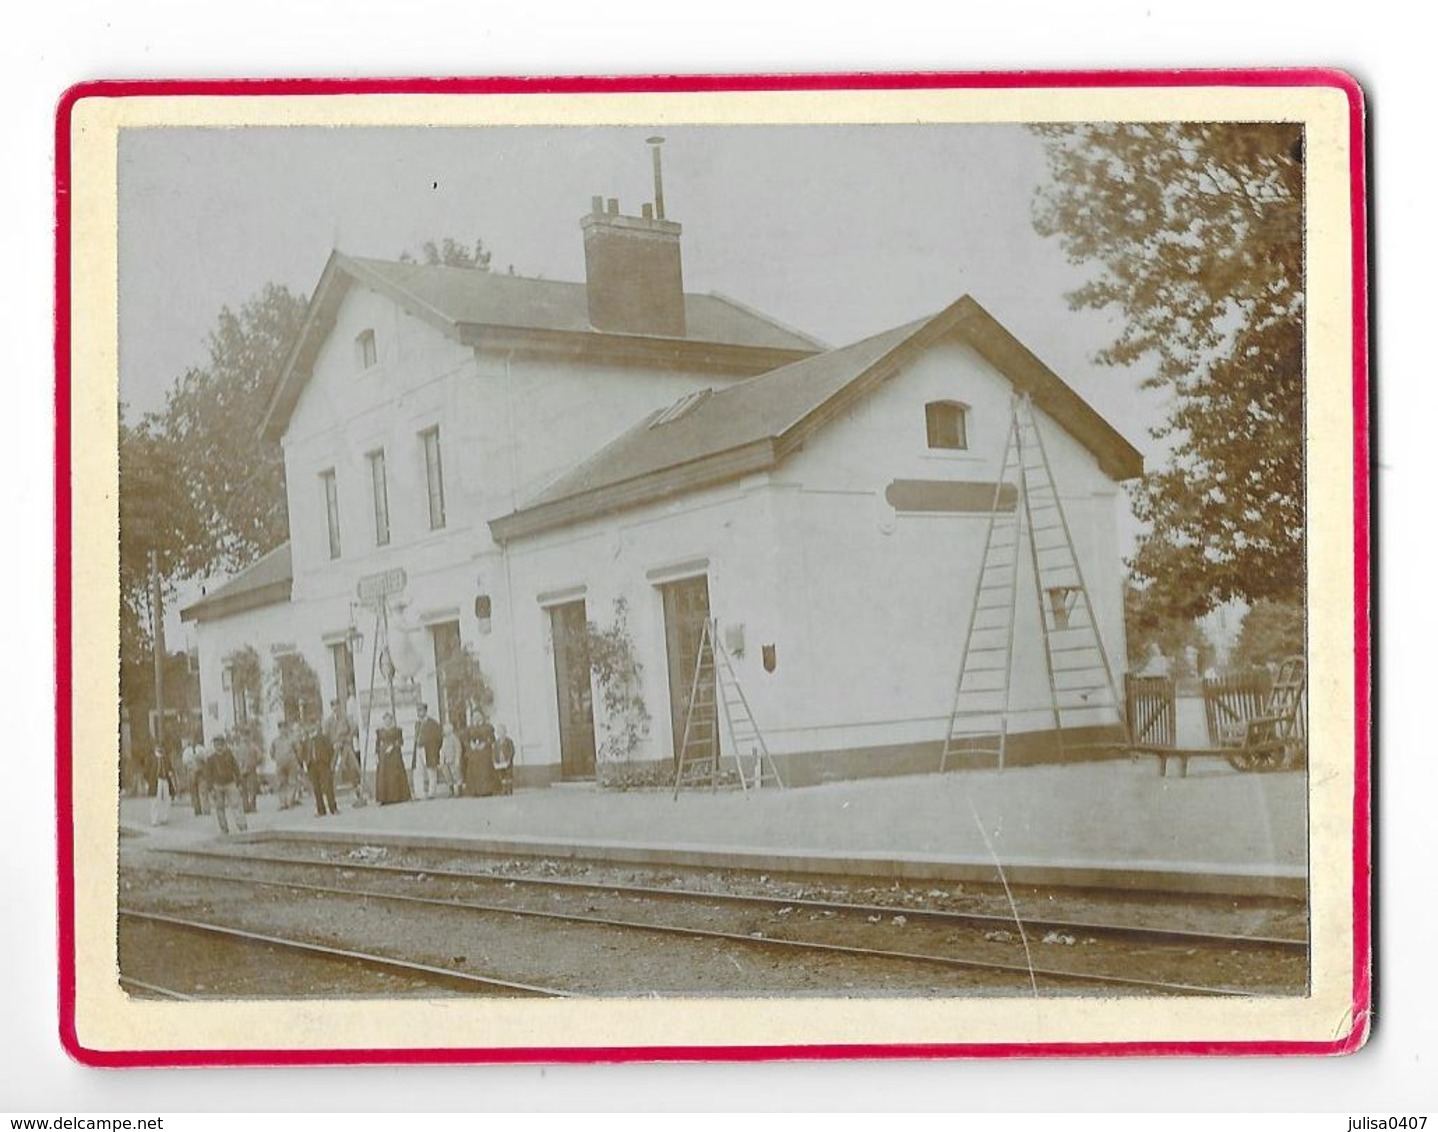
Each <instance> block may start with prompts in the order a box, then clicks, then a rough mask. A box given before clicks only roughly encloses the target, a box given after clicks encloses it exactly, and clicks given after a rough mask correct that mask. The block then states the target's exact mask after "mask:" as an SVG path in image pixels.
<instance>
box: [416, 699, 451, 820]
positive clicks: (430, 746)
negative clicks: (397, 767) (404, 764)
mask: <svg viewBox="0 0 1438 1132" xmlns="http://www.w3.org/2000/svg"><path fill="white" fill-rule="evenodd" d="M443 744H444V728H442V727H441V726H440V725H439V720H437V719H435V718H434V717H433V716H431V715H430V714H429V707H428V706H427V705H426V704H420V705H419V715H418V717H417V718H416V719H415V721H414V747H413V749H412V750H411V751H410V755H409V768H410V770H414V769H415V764H416V763H418V762H419V760H420V759H421V758H422V759H424V762H423V763H420V764H419V765H420V766H422V767H423V768H424V770H423V772H422V773H423V775H424V777H423V779H422V781H423V783H424V787H423V791H422V792H423V794H424V797H426V798H433V797H434V788H435V787H436V786H438V785H439V749H440V747H441V746H442V745H443Z"/></svg>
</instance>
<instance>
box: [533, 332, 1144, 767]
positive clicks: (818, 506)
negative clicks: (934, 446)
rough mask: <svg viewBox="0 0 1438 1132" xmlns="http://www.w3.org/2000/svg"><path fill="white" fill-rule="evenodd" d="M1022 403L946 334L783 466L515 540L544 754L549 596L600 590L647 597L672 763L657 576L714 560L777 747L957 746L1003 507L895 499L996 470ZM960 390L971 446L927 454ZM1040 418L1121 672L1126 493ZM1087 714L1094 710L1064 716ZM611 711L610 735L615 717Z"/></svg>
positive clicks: (1023, 693)
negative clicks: (939, 411) (992, 527)
mask: <svg viewBox="0 0 1438 1132" xmlns="http://www.w3.org/2000/svg"><path fill="white" fill-rule="evenodd" d="M1009 397H1010V386H1009V384H1008V382H1007V381H1006V380H1005V379H1004V378H1002V377H1001V376H1000V375H999V374H997V373H996V372H995V371H993V369H992V368H991V367H989V366H988V364H987V363H985V362H984V361H983V360H982V359H981V358H980V357H979V356H978V355H977V354H975V353H974V352H973V351H971V350H969V349H968V348H966V347H962V346H960V345H958V344H957V343H954V344H948V345H940V346H939V347H936V348H935V349H933V350H932V351H930V352H928V353H926V354H925V355H923V356H922V357H921V358H919V359H918V360H917V361H916V362H914V363H913V364H912V365H911V366H910V367H909V368H907V369H906V370H904V371H903V372H902V373H901V374H900V375H898V376H897V377H895V378H893V379H891V380H890V381H889V382H888V383H886V385H885V386H884V387H882V388H881V389H880V390H878V391H876V392H875V393H874V394H873V395H871V396H870V397H869V398H867V399H866V400H864V401H863V402H862V403H860V404H859V405H857V406H856V407H855V408H854V409H853V410H852V411H851V412H850V413H848V414H847V415H846V416H845V417H844V418H843V419H841V420H838V421H835V422H833V423H832V424H830V425H829V426H827V427H826V428H825V429H824V430H822V431H821V432H820V433H818V434H817V435H816V436H815V437H813V438H812V439H811V440H810V441H809V442H808V444H807V445H806V447H805V448H804V449H803V450H802V451H801V452H799V453H797V454H796V455H794V456H792V457H791V458H790V459H788V460H787V461H786V462H785V463H784V464H783V465H781V466H780V467H779V468H778V469H776V470H775V471H774V472H773V473H772V474H771V475H765V476H757V477H751V478H750V479H748V480H746V481H743V482H740V483H735V484H728V485H723V486H720V487H715V488H711V489H708V490H705V491H701V492H696V493H692V494H690V495H687V496H685V497H683V498H682V499H679V500H674V501H671V502H666V503H660V504H655V505H651V506H648V507H644V508H640V509H636V510H633V511H629V512H626V513H623V514H620V515H618V516H613V517H610V518H606V519H600V520H595V521H591V522H588V523H582V524H576V525H574V526H571V527H569V528H566V529H565V530H563V531H552V532H546V533H543V534H540V535H536V536H533V537H531V538H527V539H524V540H521V541H520V542H518V543H516V544H515V545H514V546H513V548H512V550H511V559H510V563H509V569H510V572H511V575H512V576H513V578H514V579H515V586H514V599H515V604H514V618H515V620H514V626H515V650H514V651H515V659H516V665H515V667H516V671H517V673H518V677H519V682H520V689H519V693H520V694H519V697H518V700H517V701H516V708H517V719H518V721H519V730H520V732H521V733H522V736H523V740H524V748H525V757H526V758H528V759H530V760H535V761H539V762H552V761H556V760H557V759H558V744H559V738H558V727H557V715H556V709H555V706H554V705H555V687H554V682H555V678H554V667H553V657H552V653H551V651H550V648H549V641H548V621H547V615H546V613H545V610H544V608H543V602H542V598H543V597H544V595H545V594H553V595H559V596H563V597H565V598H566V599H570V600H572V599H573V598H575V597H577V596H581V595H582V596H583V598H584V600H585V601H586V604H587V612H588V615H589V617H590V619H591V620H593V621H596V622H599V623H604V622H606V621H608V620H609V619H610V618H611V615H612V608H613V602H614V599H615V598H616V597H619V596H623V597H625V598H626V599H627V600H628V604H629V608H630V615H629V619H630V629H631V633H632V636H633V639H634V642H635V645H636V649H637V651H638V653H639V657H640V660H641V662H642V663H643V665H644V695H645V700H646V702H647V704H648V706H649V709H650V714H651V716H652V717H653V729H652V733H651V736H650V739H649V742H648V743H647V744H646V746H645V748H644V749H643V750H642V751H640V752H636V757H640V758H644V757H649V758H670V757H672V755H673V742H672V739H671V732H670V726H669V706H670V705H669V687H668V677H667V666H666V652H665V635H664V624H663V610H662V600H661V596H660V591H659V588H658V583H659V582H660V581H663V580H669V579H670V578H671V577H672V576H673V575H672V574H665V573H664V571H665V568H666V567H667V566H670V565H672V564H677V563H686V562H695V561H700V562H703V563H704V564H705V565H704V566H703V567H702V569H703V571H704V572H705V573H706V574H707V576H708V580H709V591H710V602H711V610H712V613H713V615H714V616H715V617H716V618H717V619H718V621H719V623H720V626H721V632H726V633H727V631H728V630H729V629H730V627H735V626H737V627H740V628H741V629H742V636H743V640H744V645H745V648H744V655H743V656H742V657H740V658H738V659H737V669H738V673H739V678H740V680H741V682H742V683H743V685H744V690H745V693H746V695H747V697H748V698H749V700H750V703H751V705H752V707H753V709H754V713H755V716H756V718H757V719H758V720H759V722H760V725H761V727H762V728H763V729H764V732H765V736H766V740H767V741H768V743H769V746H770V748H771V750H773V752H774V753H776V754H781V753H799V752H813V751H824V750H842V749H851V748H860V747H873V746H887V745H899V744H910V743H921V742H934V741H938V740H941V738H942V736H943V733H944V728H945V727H946V726H947V722H948V711H949V709H950V706H951V701H952V695H953V687H954V680H955V678H956V676H957V669H958V664H959V655H960V651H961V648H962V643H963V634H964V630H965V627H966V625H967V622H968V617H969V613H970V607H971V603H972V601H973V587H974V584H975V577H976V573H977V571H978V569H979V565H980V561H981V557H982V546H983V538H984V534H985V529H986V526H987V522H988V517H987V514H986V513H982V514H972V515H969V514H965V515H951V514H896V513H895V512H894V510H893V508H892V507H890V506H889V505H888V503H887V502H886V500H885V497H884V492H885V489H886V487H887V486H888V484H889V483H890V482H891V481H892V480H894V479H923V480H964V481H988V482H992V481H993V480H994V479H995V478H996V476H997V475H998V471H999V467H1000V461H1001V455H1002V450H1003V445H1004V440H1005V437H1006V434H1007V430H1008V426H1009V414H1010V401H1009ZM942 399H953V400H958V401H962V402H964V403H966V404H968V405H969V406H970V413H969V421H968V423H969V443H970V448H969V450H968V451H966V452H934V451H931V450H929V449H928V447H927V440H926V433H925V418H924V405H925V404H926V402H928V401H933V400H942ZM1038 416H1039V427H1040V428H1041V429H1042V431H1043V436H1044V440H1045V444H1046V445H1047V450H1048V455H1049V459H1050V461H1051V462H1052V465H1053V468H1054V474H1055V479H1056V481H1057V482H1058V484H1059V487H1060V494H1061V497H1062V499H1063V503H1064V507H1065V510H1066V513H1067V517H1068V520H1069V524H1070V527H1071V530H1072V533H1073V537H1074V541H1075V544H1076V547H1077V550H1078V554H1079V556H1080V560H1081V566H1082V569H1083V572H1084V575H1085V581H1086V583H1087V586H1088V590H1089V595H1090V598H1091V600H1092V602H1093V605H1094V608H1095V612H1096V614H1097V619H1098V622H1099V624H1100V627H1101V632H1102V635H1103V638H1104V643H1105V646H1106V648H1107V650H1108V654H1109V658H1110V662H1111V663H1113V664H1115V665H1121V664H1122V660H1123V657H1124V656H1125V648H1124V640H1123V625H1122V591H1121V580H1122V563H1121V561H1120V559H1119V554H1118V550H1117V543H1116V522H1117V517H1116V510H1117V493H1118V487H1117V485H1116V484H1115V483H1113V482H1112V481H1111V480H1110V479H1109V478H1108V477H1107V476H1106V475H1105V474H1104V473H1103V471H1102V470H1101V469H1100V468H1099V467H1098V464H1097V462H1096V460H1095V459H1094V457H1093V456H1092V454H1091V453H1089V452H1088V451H1087V450H1086V449H1085V448H1084V447H1083V446H1082V445H1080V444H1079V443H1077V442H1076V441H1075V440H1073V438H1072V437H1070V436H1069V435H1068V434H1067V433H1066V432H1064V431H1063V430H1062V429H1060V428H1059V427H1058V426H1057V425H1056V424H1055V423H1054V422H1053V421H1051V420H1048V419H1047V418H1046V417H1044V416H1043V415H1042V414H1038ZM696 569H697V567H696ZM1025 585H1027V587H1028V588H1027V589H1024V588H1022V587H1024V586H1025ZM1020 586H1021V589H1020V597H1019V619H1018V622H1017V624H1018V628H1017V631H1016V636H1017V638H1018V639H1017V643H1016V656H1015V671H1016V673H1018V674H1019V679H1018V680H1017V681H1016V685H1015V695H1014V702H1015V704H1016V705H1018V706H1033V707H1035V708H1037V707H1038V705H1040V704H1046V702H1047V681H1046V678H1045V676H1044V667H1043V654H1042V651H1041V649H1042V646H1041V638H1040V635H1039V628H1038V621H1037V612H1036V607H1035V601H1034V597H1033V587H1032V582H1031V575H1026V576H1021V578H1020ZM765 644H773V645H774V646H775V649H776V658H777V664H776V667H775V671H774V672H772V673H768V672H765V671H764V669H763V666H762V661H761V657H762V652H761V649H762V646H763V645H765ZM1114 675H1115V678H1116V679H1118V678H1119V677H1120V676H1121V669H1120V668H1118V667H1115V670H1114ZM597 702H598V697H597V696H596V703H597ZM596 714H597V715H601V716H602V713H599V712H596ZM1108 719H1111V717H1098V718H1094V719H1092V720H1088V721H1090V722H1095V723H1098V722H1105V721H1107V720H1108ZM1084 722H1086V720H1085V718H1084V717H1083V716H1082V715H1079V714H1077V713H1075V714H1070V715H1067V716H1066V718H1065V724H1066V725H1070V726H1072V725H1075V724H1082V723H1084ZM597 723H598V726H599V728H600V730H601V737H602V731H603V719H602V717H601V718H599V719H598V720H597ZM1051 726H1052V716H1051V715H1050V714H1049V713H1048V712H1047V711H1046V710H1034V711H1030V712H1027V713H1022V714H1020V715H1018V716H1017V717H1016V718H1015V720H1014V721H1013V723H1012V724H1011V730H1013V731H1025V730H1043V729H1047V728H1048V727H1051Z"/></svg>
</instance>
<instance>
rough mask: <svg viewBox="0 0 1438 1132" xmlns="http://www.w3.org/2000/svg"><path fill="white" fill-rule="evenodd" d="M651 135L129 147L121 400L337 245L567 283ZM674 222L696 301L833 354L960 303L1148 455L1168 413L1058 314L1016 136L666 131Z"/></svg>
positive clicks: (189, 134)
mask: <svg viewBox="0 0 1438 1132" xmlns="http://www.w3.org/2000/svg"><path fill="white" fill-rule="evenodd" d="M654 132H655V131H654V130H653V129H646V128H642V127H641V128H630V127H622V128H620V127H608V128H591V127H582V128H580V127H487V128H477V129H474V128H467V129H458V128H418V129H415V128H405V129H369V128H366V129H360V128H352V127H346V128H323V127H296V128H289V129H285V128H253V127H250V128H239V129H146V130H133V131H129V132H127V133H126V134H125V135H124V136H123V137H122V139H121V145H120V151H119V193H120V201H119V204H120V213H119V215H120V225H119V236H120V386H121V399H122V401H124V402H126V403H127V405H128V407H129V413H130V414H131V415H132V416H134V415H138V414H140V413H144V412H148V411H151V410H156V409H159V408H161V407H162V406H163V403H164V394H165V391H166V390H167V389H168V388H170V387H171V386H172V385H173V383H174V382H175V380H176V379H177V378H178V377H180V376H181V375H182V374H183V373H184V372H185V370H186V368H187V367H189V366H193V365H202V364H204V362H205V358H206V347H205V339H206V335H207V334H208V333H209V331H210V329H211V328H212V327H213V326H214V324H215V321H216V317H217V315H218V313H219V311H220V309H221V308H222V307H223V306H226V305H228V306H230V307H232V308H235V307H238V306H239V305H240V304H242V303H243V302H245V301H246V299H248V298H250V297H251V296H253V295H254V294H255V293H256V292H258V291H259V290H260V288H261V287H263V286H264V285H265V284H266V283H269V282H275V283H282V284H284V285H285V286H287V287H289V288H291V289H292V290H294V291H296V292H299V293H301V294H305V295H308V294H309V293H310V292H311V291H312V290H313V287H314V285H315V283H316V281H317V280H318V278H319V276H320V272H321V270H322V268H323V267H324V263H325V260H326V258H327V257H328V256H329V253H330V251H331V249H333V248H338V249H339V250H341V251H344V252H348V253H351V254H356V255H367V256H374V257H377V258H396V257H398V256H399V254H400V253H401V252H403V251H405V250H406V249H410V250H415V251H418V249H419V248H420V246H421V245H422V244H423V242H424V241H425V240H427V239H436V240H437V239H442V238H443V237H445V236H452V237H454V238H456V239H458V240H460V241H461V242H469V243H472V242H473V241H474V240H475V239H476V238H482V239H483V240H484V242H485V245H486V246H487V247H488V248H490V249H491V250H492V252H493V256H494V259H493V263H492V267H493V268H494V269H495V270H500V271H504V270H507V269H508V268H509V267H511V266H512V267H513V268H514V270H515V271H516V272H518V273H519V274H521V275H535V276H543V277H545V278H550V279H570V280H582V279H583V277H584V261H583V244H582V241H581V235H580V228H579V220H580V217H581V216H582V215H583V214H584V213H586V212H587V211H588V210H589V205H590V198H591V197H593V196H595V195H602V196H605V197H618V198H619V200H620V207H621V210H622V211H623V212H625V213H627V214H631V215H632V214H637V213H638V212H639V208H640V205H641V203H643V202H645V201H648V200H650V199H651V198H652V195H653V182H652V171H651V165H650V157H649V149H648V147H647V146H646V144H645V139H646V138H647V137H649V136H651V135H652V134H653V133H654ZM664 135H665V137H666V144H665V145H664V149H663V160H664V195H665V204H666V213H667V215H668V218H669V219H671V220H677V221H679V222H680V223H681V224H682V225H683V226H684V234H683V270H684V282H685V288H686V290H689V291H699V292H704V291H717V292H720V293H722V294H725V295H727V296H729V297H731V298H734V299H738V300H739V301H740V302H743V303H746V304H748V305H750V306H752V307H755V308H757V309H758V310H760V311H763V312H765V313H767V314H769V315H771V316H772V317H774V318H777V319H778V320H779V321H781V322H783V323H786V324H788V325H790V326H793V327H796V328H798V329H800V330H803V331H805V332H806V333H809V334H811V335H814V336H817V337H818V338H820V339H822V340H823V341H825V342H827V343H829V344H831V345H843V344H845V343H848V342H852V341H855V340H857V339H859V338H863V337H866V336H868V335H870V334H873V333H876V332H878V331H881V330H885V329H887V328H889V327H892V326H896V325H899V324H902V323H905V322H908V321H910V320H912V319H914V318H917V317H920V316H922V315H924V314H927V313H931V312H933V311H937V310H939V309H941V308H943V307H944V306H947V305H948V304H949V303H951V302H953V301H954V300H955V299H957V298H958V297H959V296H960V295H962V294H965V293H968V294H971V295H972V296H973V297H974V298H975V299H977V300H978V301H979V302H980V303H981V304H983V305H984V306H985V307H986V308H987V309H988V310H989V311H990V313H991V314H993V315H994V316H995V317H997V318H998V319H999V321H1000V322H1002V323H1004V324H1005V325H1006V326H1007V327H1008V328H1009V329H1010V330H1011V331H1013V332H1014V333H1015V334H1016V335H1017V336H1018V337H1019V338H1020V340H1022V341H1023V342H1024V343H1025V344H1026V345H1027V346H1028V347H1029V348H1030V349H1032V350H1033V351H1034V352H1035V353H1036V354H1038V356H1039V357H1041V358H1042V359H1044V361H1046V362H1047V363H1049V365H1050V366H1051V367H1052V368H1054V369H1055V370H1056V371H1057V372H1058V373H1059V374H1060V375H1061V376H1063V377H1064V378H1065V380H1067V381H1068V382H1069V383H1070V384H1071V385H1073V386H1074V388H1075V389H1077V390H1078V391H1079V393H1080V394H1081V395H1082V396H1084V397H1085V398H1086V399H1087V400H1089V401H1090V403H1092V404H1093V405H1094V406H1095V407H1096V408H1097V409H1098V410H1099V411H1100V412H1102V413H1103V414H1104V415H1105V416H1106V417H1108V418H1109V420H1110V421H1111V422H1112V423H1113V424H1114V425H1115V426H1116V427H1117V428H1118V429H1119V431H1120V432H1122V433H1123V434H1124V435H1125V436H1126V437H1128V439H1129V440H1130V441H1131V442H1133V443H1134V444H1135V445H1136V446H1137V447H1138V448H1139V450H1140V451H1142V452H1144V453H1145V455H1147V456H1152V455H1153V454H1155V452H1156V448H1155V445H1154V442H1152V441H1151V440H1150V439H1149V437H1148V435H1147V434H1148V429H1149V427H1150V426H1151V425H1153V424H1154V423H1156V422H1157V420H1158V419H1159V418H1160V417H1161V415H1162V413H1161V410H1162V401H1161V399H1160V398H1159V395H1156V394H1142V395H1140V394H1138V392H1137V377H1136V375H1135V374H1133V373H1127V372H1121V371H1115V370H1112V369H1108V368H1105V367H1099V366H1095V365H1094V364H1093V363H1092V360H1091V359H1092V356H1093V354H1094V352H1095V351H1096V350H1098V349H1100V348H1101V347H1103V346H1104V345H1106V344H1107V343H1108V342H1109V341H1110V340H1111V339H1112V338H1113V337H1114V336H1115V334H1116V329H1117V327H1116V315H1113V314H1108V315H1105V314H1097V313H1094V312H1073V311H1071V310H1069V308H1068V305H1067V303H1066V301H1065V299H1064V295H1065V293H1066V292H1068V291H1070V290H1072V289H1073V288H1074V287H1075V286H1077V285H1078V284H1079V283H1081V282H1082V281H1083V280H1084V279H1085V278H1086V270H1087V269H1086V268H1084V267H1082V266H1074V265H1070V264H1068V263H1066V262H1065V259H1064V256H1063V254H1062V252H1061V250H1060V249H1059V247H1058V244H1057V241H1055V240H1052V239H1042V238H1040V237H1039V236H1038V235H1037V234H1036V233H1035V232H1034V230H1033V225H1032V218H1031V216H1032V203H1033V199H1034V194H1035V191H1036V189H1037V188H1038V187H1039V185H1040V184H1042V183H1044V182H1045V180H1046V178H1047V171H1046V166H1045V162H1044V157H1043V150H1042V145H1041V143H1040V141H1039V140H1038V139H1037V138H1035V137H1033V136H1032V135H1030V134H1029V133H1028V132H1027V131H1026V130H1024V129H1023V128H1022V127H1018V126H1006V125H997V126H995V125H927V126H892V125H884V126H734V127H710V126H697V127H669V128H666V129H665V130H664Z"/></svg>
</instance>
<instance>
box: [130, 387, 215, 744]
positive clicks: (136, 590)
mask: <svg viewBox="0 0 1438 1132" xmlns="http://www.w3.org/2000/svg"><path fill="white" fill-rule="evenodd" d="M119 471H120V492H119V510H120V516H119V518H120V540H119V551H120V698H121V700H122V702H124V703H126V704H128V705H130V708H131V714H132V717H138V718H141V719H143V718H144V712H145V710H146V707H147V706H153V703H154V691H155V685H154V679H155V676H154V673H155V669H154V655H155V654H154V647H155V642H154V634H153V625H154V610H153V608H152V594H151V588H150V554H151V552H152V551H153V552H154V554H155V559H156V566H157V571H158V573H159V576H160V598H161V604H162V607H163V605H164V604H165V603H166V602H167V601H168V600H169V599H171V598H173V597H174V588H173V585H172V582H171V579H173V578H174V577H175V575H176V573H177V571H178V570H179V569H180V564H181V562H182V561H183V558H184V548H185V547H186V546H187V545H188V544H189V543H191V542H193V541H194V540H195V539H196V538H198V537H199V524H198V516H197V515H196V514H195V511H194V509H193V508H192V507H191V506H190V498H189V495H188V493H187V492H186V491H185V489H184V482H183V480H182V479H181V478H180V476H179V472H178V467H177V462H176V460H175V453H174V451H173V449H172V448H171V447H170V446H169V445H168V444H167V443H166V441H165V437H164V434H163V432H162V424H161V422H160V421H159V420H158V419H157V418H155V417H153V416H148V417H145V418H143V419H142V420H141V421H140V422H139V423H138V424H136V425H130V424H128V423H127V422H126V421H125V418H124V413H123V410H122V412H121V417H120V440H119ZM179 655H180V658H181V660H180V663H181V664H183V663H184V654H183V653H181V654H179ZM172 664H173V659H172V658H167V660H166V668H167V671H166V676H167V679H166V681H165V686H166V689H167V691H168V693H169V694H167V695H166V697H165V699H166V704H167V706H170V707H175V706H182V700H181V699H177V698H176V697H177V696H178V695H179V693H180V692H181V690H182V687H183V685H182V684H180V683H174V684H173V685H172V683H171V681H170V680H169V679H168V675H169V671H168V669H169V667H170V665H172Z"/></svg>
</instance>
